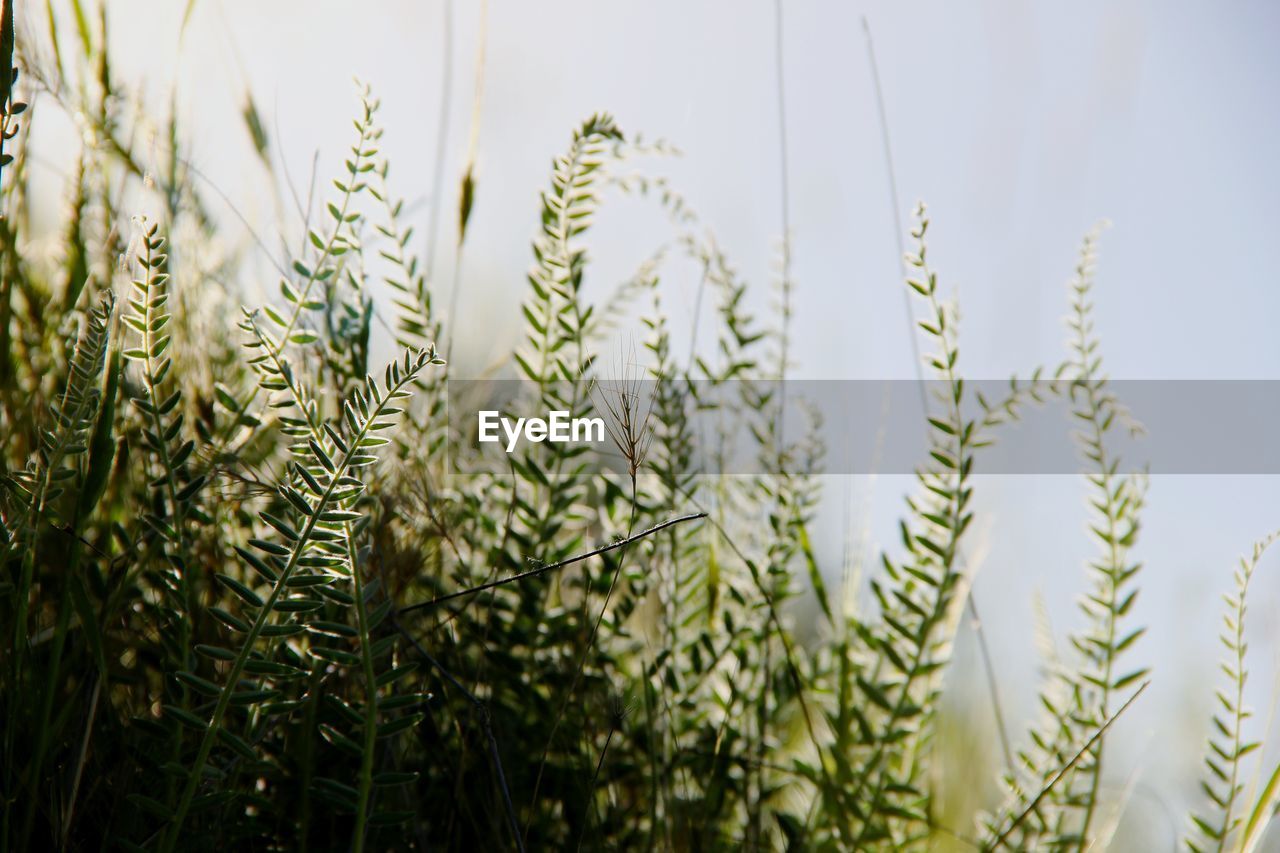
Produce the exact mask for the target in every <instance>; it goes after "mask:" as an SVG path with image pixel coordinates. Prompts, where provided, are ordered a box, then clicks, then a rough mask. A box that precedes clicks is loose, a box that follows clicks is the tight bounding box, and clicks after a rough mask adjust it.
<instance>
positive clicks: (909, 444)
mask: <svg viewBox="0 0 1280 853" xmlns="http://www.w3.org/2000/svg"><path fill="white" fill-rule="evenodd" d="M447 384H448V388H447V393H448V419H449V433H450V436H449V438H450V451H449V455H450V464H451V470H452V471H454V472H455V473H461V472H468V471H489V472H493V473H507V472H509V471H510V470H511V464H512V462H513V461H515V460H519V459H524V458H531V459H533V460H535V461H536V460H538V459H540V458H551V457H552V456H553V455H554V454H553V452H552V451H553V450H555V449H556V447H555V446H556V445H558V446H559V448H560V449H565V448H572V449H573V454H572V459H573V462H572V465H566V464H563V463H562V464H560V465H559V466H558V467H553V468H552V469H550V470H548V471H547V473H548V475H555V474H556V473H564V472H566V471H570V470H575V469H578V468H580V467H581V466H585V468H586V470H588V471H589V470H597V469H599V468H605V467H607V468H611V469H615V470H622V471H625V470H626V469H627V467H628V463H629V458H636V457H640V459H639V461H640V464H641V467H642V469H643V468H644V467H646V466H652V465H653V464H654V462H655V459H657V458H660V457H661V455H662V454H664V453H666V452H667V448H669V447H671V446H672V440H671V437H672V436H673V435H675V434H677V433H679V434H682V435H683V437H684V443H683V444H682V445H681V446H682V447H683V448H684V450H683V453H684V454H685V456H686V458H687V466H688V468H689V470H691V471H693V472H696V473H702V474H744V475H749V474H760V473H765V472H766V471H767V470H768V463H767V462H765V461H764V460H765V458H766V454H763V453H762V448H761V441H762V440H764V441H769V440H772V439H771V438H770V436H776V437H780V438H781V441H782V443H783V445H784V446H787V447H788V448H790V450H791V452H790V455H789V458H790V459H791V462H790V463H789V465H790V470H792V471H797V472H799V471H804V470H808V469H810V468H812V466H815V465H816V470H817V472H819V473H827V474H870V473H880V474H909V473H912V472H914V471H916V470H918V469H919V468H920V467H921V466H923V465H925V464H926V463H928V462H929V461H930V450H931V449H932V448H931V445H930V439H931V438H936V439H939V440H941V441H942V442H943V443H944V446H945V443H946V441H948V440H949V439H948V436H947V434H946V432H945V431H944V429H945V425H946V424H950V423H953V422H954V421H955V420H956V409H955V408H954V407H953V404H952V394H951V393H950V391H949V386H947V385H946V384H945V383H942V382H917V381H909V380H787V381H782V382H778V381H772V382H748V381H729V382H718V383H713V382H709V381H705V382H686V381H681V380H672V381H653V380H646V381H622V382H616V381H599V382H579V383H568V382H562V383H557V384H555V385H554V386H552V387H549V388H547V389H540V388H539V387H538V386H537V385H536V384H535V383H532V382H528V381H523V380H494V381H480V380H476V381H470V380H450V381H449V382H448V383H447ZM926 405H927V407H928V414H929V417H930V418H932V419H933V420H934V421H938V422H940V423H942V424H943V425H944V427H943V428H939V427H935V426H931V425H930V423H929V422H928V421H927V420H926V417H925V407H926ZM1090 411H1097V412H1099V413H1100V414H1099V418H1097V419H1095V420H1100V421H1102V422H1103V423H1105V424H1106V426H1107V428H1106V429H1105V430H1104V431H1103V432H1102V434H1101V437H1102V440H1101V446H1102V448H1103V449H1104V451H1105V454H1106V458H1107V459H1108V461H1109V462H1114V463H1115V464H1116V465H1117V468H1118V470H1120V471H1138V470H1146V471H1149V472H1150V473H1152V474H1280V441H1278V440H1277V439H1278V436H1277V426H1278V425H1280V381H1277V380H1116V381H1111V382H1108V383H1106V384H1105V385H1104V386H1101V387H1099V386H1098V385H1096V384H1095V385H1092V386H1091V385H1086V384H1084V383H1080V382H1072V381H1069V380H1057V381H1054V382H1049V381H1042V382H1040V383H1037V384H1035V385H1031V384H1029V383H1026V382H1023V383H1019V384H1017V385H1016V386H1014V385H1011V383H1010V382H1009V381H1008V380H991V381H976V382H966V383H965V384H964V388H963V394H962V397H961V402H960V406H959V410H958V413H959V419H960V421H961V422H963V423H969V422H973V423H974V424H975V427H974V440H975V441H983V442H986V441H989V442H991V444H990V446H986V447H982V448H981V449H978V450H977V451H976V453H975V455H976V460H975V464H974V473H976V474H1073V473H1078V472H1079V471H1081V470H1082V469H1084V468H1086V467H1089V466H1088V465H1086V463H1085V462H1084V461H1083V458H1082V456H1081V449H1080V444H1079V441H1078V436H1077V434H1078V433H1080V434H1084V435H1087V436H1088V437H1090V438H1092V437H1093V436H1094V424H1093V422H1092V421H1091V420H1090V419H1089V418H1088V417H1086V416H1087V415H1088V413H1089V412H1090Z"/></svg>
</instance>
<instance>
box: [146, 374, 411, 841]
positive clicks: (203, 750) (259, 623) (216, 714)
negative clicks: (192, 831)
mask: <svg viewBox="0 0 1280 853" xmlns="http://www.w3.org/2000/svg"><path fill="white" fill-rule="evenodd" d="M416 375H417V371H408V372H406V373H405V375H404V376H403V377H402V378H401V380H400V381H399V382H397V383H396V384H395V385H393V386H390V387H388V388H386V389H385V393H384V396H383V398H382V401H381V402H380V403H379V404H378V405H377V406H376V407H375V408H374V410H373V411H372V412H370V414H369V416H368V417H367V419H366V420H365V422H364V424H363V425H362V428H361V430H360V431H359V432H358V433H356V434H355V435H353V436H351V445H350V450H349V451H348V452H347V453H344V454H343V456H342V460H341V462H340V463H339V464H338V465H337V466H336V469H335V471H334V472H333V474H332V475H331V476H330V479H329V485H328V486H327V487H326V488H325V491H324V494H322V495H321V496H320V499H319V501H317V503H316V505H315V507H314V508H313V511H312V513H311V515H310V516H309V517H308V518H307V523H306V525H305V526H304V528H303V530H302V531H301V533H300V534H299V538H298V541H297V542H296V543H295V545H294V548H293V550H292V551H290V553H289V560H288V562H286V563H285V566H284V568H283V569H281V571H280V576H279V578H278V580H277V581H276V583H275V584H274V585H273V586H272V588H271V592H270V594H269V595H268V596H267V600H266V601H265V602H263V604H262V606H261V607H260V608H259V609H258V615H257V616H256V617H255V618H254V620H253V623H252V624H251V625H250V626H249V632H248V634H247V635H246V636H245V639H244V642H243V644H242V645H241V647H240V652H239V653H238V654H237V655H236V658H235V661H234V662H233V663H232V664H231V669H230V671H229V672H228V673H227V678H226V684H227V686H226V687H225V688H224V689H223V690H222V691H221V693H219V695H218V702H217V705H216V706H215V707H214V710H213V715H212V717H210V719H209V726H208V728H206V729H205V733H204V737H203V738H202V739H201V741H200V748H199V750H198V751H197V753H196V758H195V761H194V762H193V763H192V766H191V768H190V770H189V771H188V772H189V775H188V778H187V783H186V786H185V787H184V789H183V792H182V798H181V799H180V800H179V801H178V807H177V809H176V810H175V811H174V815H173V818H172V819H171V820H170V826H169V831H168V832H167V833H165V837H164V840H163V842H162V844H161V848H160V849H161V850H162V851H163V853H169V851H172V850H173V849H174V847H175V846H176V845H177V843H178V839H179V838H180V837H181V833H182V825H183V823H184V822H185V820H186V816H187V811H188V810H189V809H190V807H191V800H192V799H193V798H194V797H195V792H196V789H197V788H198V787H199V784H200V778H201V775H202V773H203V771H204V765H205V764H206V763H207V762H208V760H209V754H210V752H211V751H212V750H213V743H214V741H215V740H216V737H217V731H218V728H219V727H220V726H221V725H222V718H223V717H224V716H225V715H226V713H227V708H228V707H229V706H230V703H231V695H232V693H233V692H234V687H235V685H236V683H237V682H238V681H239V680H240V676H241V675H242V674H243V673H244V667H245V664H246V663H247V662H248V660H249V656H250V654H251V652H252V651H253V646H254V644H255V643H256V642H257V641H258V638H259V636H261V634H262V629H263V627H264V626H265V625H266V623H267V619H268V618H270V616H271V612H272V609H273V607H274V606H275V603H276V601H277V600H278V599H279V598H280V596H281V594H282V593H283V592H284V591H285V589H286V586H287V584H288V581H289V578H290V577H291V576H292V575H293V572H294V569H295V568H297V565H298V560H299V558H300V557H301V556H302V552H303V551H304V549H305V547H306V545H307V543H308V542H309V541H310V538H311V535H312V533H313V532H314V530H315V527H316V525H317V524H318V523H319V521H320V516H321V515H323V513H324V511H325V509H326V508H327V507H328V506H329V504H330V503H331V502H332V500H333V493H334V492H335V491H336V489H337V488H338V481H339V480H340V479H342V477H343V476H345V475H346V472H347V470H348V468H349V467H350V463H351V457H352V456H353V455H354V454H355V453H356V452H357V451H358V450H359V449H360V442H361V440H363V439H364V438H365V436H366V435H368V432H369V427H370V425H371V424H373V423H375V422H376V421H377V420H378V418H379V417H380V416H381V415H382V413H383V412H384V411H385V410H386V409H387V408H388V403H389V402H390V401H391V400H392V399H393V398H394V393H395V392H396V391H399V390H400V389H401V388H403V387H404V386H405V385H407V384H409V383H411V382H412V381H413V378H414V377H415V376H416Z"/></svg>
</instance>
